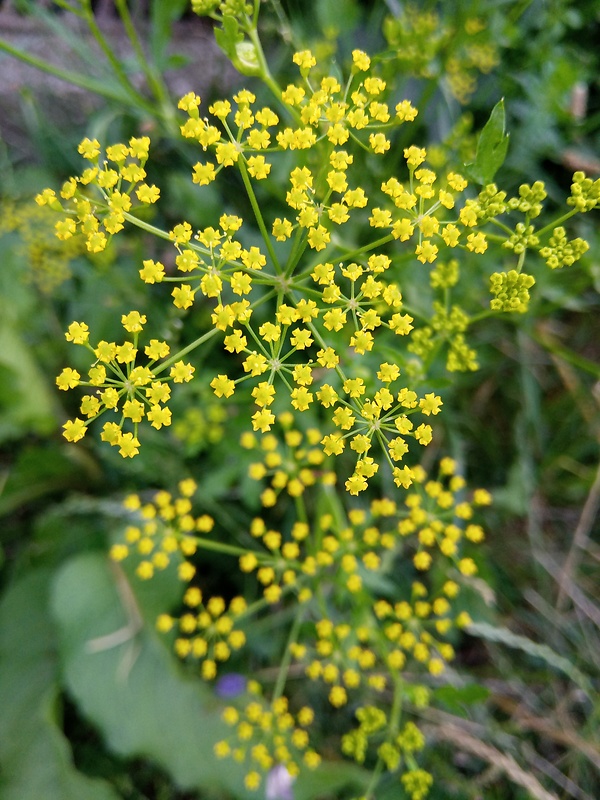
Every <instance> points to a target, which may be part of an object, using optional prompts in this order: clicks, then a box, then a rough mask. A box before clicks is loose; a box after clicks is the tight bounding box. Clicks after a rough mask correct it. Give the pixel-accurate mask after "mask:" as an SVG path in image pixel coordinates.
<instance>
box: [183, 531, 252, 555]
mask: <svg viewBox="0 0 600 800" xmlns="http://www.w3.org/2000/svg"><path fill="white" fill-rule="evenodd" d="M187 538H191V539H193V541H194V542H195V544H196V545H197V546H198V547H200V548H202V550H212V551H213V552H214V553H226V554H227V555H229V556H243V555H246V553H248V552H249V551H248V550H247V549H246V548H244V547H236V546H235V545H233V544H224V543H223V542H215V541H214V540H213V539H204V538H203V537H201V536H191V537H187V536H186V539H187Z"/></svg>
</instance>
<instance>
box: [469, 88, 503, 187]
mask: <svg viewBox="0 0 600 800" xmlns="http://www.w3.org/2000/svg"><path fill="white" fill-rule="evenodd" d="M505 129H506V115H505V113H504V100H503V99H502V100H499V101H498V102H497V103H496V105H495V106H494V108H493V109H492V113H491V114H490V118H489V119H488V121H487V122H486V123H485V125H484V126H483V130H482V131H481V133H480V134H479V139H478V141H477V152H476V154H475V161H473V162H472V163H471V164H465V174H466V176H467V177H468V178H469V180H471V181H474V182H475V183H478V184H481V185H482V186H486V185H487V184H488V183H491V182H492V181H493V180H494V175H495V174H496V172H498V170H499V169H500V167H501V166H502V164H503V163H504V159H505V158H506V153H507V150H508V140H509V134H508V133H506V130H505Z"/></svg>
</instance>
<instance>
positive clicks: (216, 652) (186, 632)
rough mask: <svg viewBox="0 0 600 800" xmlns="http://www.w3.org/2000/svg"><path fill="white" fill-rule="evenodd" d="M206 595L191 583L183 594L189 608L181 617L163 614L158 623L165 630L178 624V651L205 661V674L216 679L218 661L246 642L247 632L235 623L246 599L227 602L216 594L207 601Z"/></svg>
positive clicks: (185, 656)
mask: <svg viewBox="0 0 600 800" xmlns="http://www.w3.org/2000/svg"><path fill="white" fill-rule="evenodd" d="M203 599H204V598H203V595H202V591H201V590H200V589H199V588H198V587H197V586H191V587H190V588H189V589H188V590H187V591H186V593H185V595H184V596H183V602H184V605H185V606H186V607H187V609H186V611H185V612H184V613H182V614H181V616H180V617H178V618H176V617H173V616H172V615H171V614H160V615H159V617H158V619H157V620H156V627H157V629H158V630H159V631H160V632H161V633H168V632H169V631H171V630H172V629H173V628H176V629H177V631H178V637H177V639H176V640H175V652H176V653H177V655H178V656H179V658H183V659H185V658H190V659H194V660H199V661H202V668H201V672H202V677H203V678H204V679H205V680H212V679H213V678H215V677H216V674H217V664H219V663H222V662H224V661H227V660H228V659H229V657H230V656H231V653H232V652H233V651H236V650H239V649H240V648H241V647H243V646H244V644H245V643H246V635H245V633H244V632H243V631H241V630H239V629H236V628H235V627H234V625H235V622H236V620H237V619H238V618H239V617H240V616H243V614H244V612H245V611H246V601H245V600H244V598H243V597H234V598H233V599H232V600H231V601H230V602H229V606H227V604H226V603H225V600H224V599H223V598H222V597H218V596H213V597H210V598H209V599H208V600H207V601H206V602H203Z"/></svg>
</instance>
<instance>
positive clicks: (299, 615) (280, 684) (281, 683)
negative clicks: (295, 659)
mask: <svg viewBox="0 0 600 800" xmlns="http://www.w3.org/2000/svg"><path fill="white" fill-rule="evenodd" d="M303 617H304V606H302V605H299V606H298V609H297V611H296V616H295V617H294V622H293V623H292V627H291V630H290V635H289V636H288V640H287V643H286V646H285V652H284V654H283V657H282V659H281V664H280V667H279V673H278V675H277V681H276V683H275V688H274V689H273V698H272V701H271V702H273V703H274V702H275V701H276V700H278V699H279V698H280V697H281V695H282V694H283V690H284V688H285V682H286V680H287V675H288V671H289V668H290V664H291V663H292V652H291V646H292V644H294V643H295V642H296V641H297V639H298V634H299V633H300V625H301V624H302V619H303Z"/></svg>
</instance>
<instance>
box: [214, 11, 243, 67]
mask: <svg viewBox="0 0 600 800" xmlns="http://www.w3.org/2000/svg"><path fill="white" fill-rule="evenodd" d="M243 38H244V34H243V33H240V26H239V24H238V21H237V19H236V18H235V17H232V16H231V15H230V14H226V15H225V16H224V17H223V27H222V28H215V41H216V42H217V44H218V45H219V47H220V48H221V50H222V51H223V52H224V53H225V55H226V56H227V57H228V58H229V59H230V60H231V61H234V60H235V58H236V45H237V44H238V42H241V41H242V40H243Z"/></svg>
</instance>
